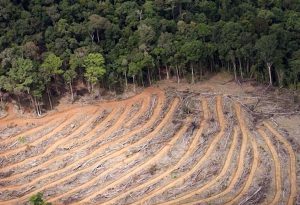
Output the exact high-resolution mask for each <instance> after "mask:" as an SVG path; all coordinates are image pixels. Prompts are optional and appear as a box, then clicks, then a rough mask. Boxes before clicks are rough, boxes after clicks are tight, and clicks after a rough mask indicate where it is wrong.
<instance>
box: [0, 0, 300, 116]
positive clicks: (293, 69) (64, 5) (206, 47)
mask: <svg viewBox="0 0 300 205" xmlns="http://www.w3.org/2000/svg"><path fill="white" fill-rule="evenodd" d="M0 62H1V65H0V98H1V101H3V100H4V99H5V97H7V96H11V97H13V98H15V99H17V100H18V102H24V101H27V102H30V103H31V105H32V107H34V108H35V110H36V113H37V114H41V110H42V105H43V106H44V107H45V106H46V107H49V108H52V99H53V97H55V96H60V95H62V94H63V93H64V92H70V93H71V96H72V99H73V98H74V93H76V90H75V89H76V86H74V85H76V83H78V82H83V83H84V85H86V88H87V90H88V91H89V92H91V93H92V92H94V90H95V89H98V88H99V86H100V87H102V88H105V89H110V90H115V89H125V88H126V87H127V86H128V83H133V84H134V85H136V84H137V85H149V84H151V83H153V82H154V81H157V80H160V79H169V78H171V77H174V78H176V79H177V80H178V81H180V79H182V78H184V79H186V80H188V82H190V83H194V82H196V81H199V80H201V79H203V76H205V75H206V74H207V73H211V72H219V71H222V70H228V71H229V72H232V73H233V74H234V77H235V80H242V79H245V78H247V79H248V78H250V79H255V80H257V81H259V82H262V83H266V84H270V85H275V86H280V87H282V86H286V87H291V88H293V89H297V87H298V88H299V81H300V80H299V79H300V1H299V0H214V1H209V0H138V1H126V0H104V1H99V0H0Z"/></svg>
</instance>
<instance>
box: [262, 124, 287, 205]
mask: <svg viewBox="0 0 300 205" xmlns="http://www.w3.org/2000/svg"><path fill="white" fill-rule="evenodd" d="M258 132H259V134H260V135H261V136H262V138H263V139H264V141H265V142H266V144H267V146H268V148H269V150H270V152H271V153H272V158H273V161H274V164H275V176H274V178H275V184H276V188H275V189H276V193H275V195H274V198H273V200H272V201H271V202H267V203H266V204H268V205H275V204H278V203H279V200H280V196H281V191H282V190H281V166H280V160H279V157H278V154H277V151H276V149H275V148H274V145H273V144H272V142H271V140H270V139H269V138H268V136H267V134H266V133H265V132H264V131H263V130H261V129H259V130H258Z"/></svg>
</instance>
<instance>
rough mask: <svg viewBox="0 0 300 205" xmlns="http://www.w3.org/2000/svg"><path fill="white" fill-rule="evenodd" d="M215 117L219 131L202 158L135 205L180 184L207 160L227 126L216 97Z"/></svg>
mask: <svg viewBox="0 0 300 205" xmlns="http://www.w3.org/2000/svg"><path fill="white" fill-rule="evenodd" d="M217 115H218V119H219V123H220V127H221V131H220V132H219V133H218V134H217V136H216V137H215V139H214V140H213V142H212V143H211V144H210V146H209V147H208V149H207V150H206V152H205V154H204V156H203V157H202V158H201V159H200V160H199V161H198V162H197V163H196V164H195V165H194V167H192V168H191V169H190V170H189V171H188V172H186V173H184V174H183V175H181V176H180V177H178V178H176V179H175V180H173V181H172V182H171V183H169V184H167V185H166V186H164V187H161V188H159V189H158V190H155V191H154V192H150V193H149V194H147V195H146V196H145V197H144V198H143V199H142V200H139V201H137V203H139V204H146V201H147V200H148V199H150V198H152V197H153V196H155V195H158V194H160V193H163V192H164V191H166V190H168V189H170V188H171V187H173V186H174V185H175V184H178V183H182V182H183V181H184V180H185V179H186V178H188V177H189V176H190V175H191V174H192V173H194V172H195V171H196V170H198V168H199V167H200V166H201V165H202V163H203V162H204V161H205V160H206V159H207V158H209V156H210V155H211V153H212V152H213V151H214V148H215V147H216V145H217V144H218V142H219V140H220V139H221V137H222V136H223V135H224V134H225V128H226V125H227V123H226V122H225V117H224V114H223V108H222V98H221V96H218V97H217Z"/></svg>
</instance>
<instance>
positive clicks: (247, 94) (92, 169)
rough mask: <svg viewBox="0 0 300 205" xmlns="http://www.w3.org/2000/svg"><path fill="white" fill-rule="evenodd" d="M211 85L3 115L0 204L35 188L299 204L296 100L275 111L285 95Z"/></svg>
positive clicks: (121, 200)
mask: <svg viewBox="0 0 300 205" xmlns="http://www.w3.org/2000/svg"><path fill="white" fill-rule="evenodd" d="M214 80H215V81H217V80H218V79H217V78H216V79H214ZM216 84H218V86H219V87H217V86H216ZM211 86H212V83H211V84H201V85H200V86H198V87H197V86H194V87H193V86H186V87H185V86H178V85H177V86H176V84H172V83H169V82H162V83H160V84H159V85H158V86H157V87H150V88H146V89H145V90H144V91H143V92H141V93H140V94H137V95H135V96H133V97H130V98H128V99H124V100H118V101H103V102H98V103H94V104H92V105H79V104H74V105H70V106H68V108H66V107H64V108H63V109H59V110H58V111H57V112H52V113H51V114H48V115H46V116H44V117H42V118H34V117H20V116H18V115H14V114H12V113H9V114H8V115H7V116H6V117H4V118H2V119H0V205H2V204H5V205H7V204H24V203H25V204H26V203H28V202H27V201H28V199H29V198H30V196H32V195H33V194H36V193H38V192H41V193H43V195H44V198H45V199H46V200H47V201H48V202H51V203H52V204H55V205H56V204H105V205H116V204H117V205H125V204H147V205H154V204H164V205H167V204H176V205H183V204H186V205H188V204H189V205H196V204H203V205H204V204H205V205H208V204H210V205H212V204H214V205H215V204H219V205H224V204H228V205H229V204H239V205H249V204H268V205H269V204H274V205H277V204H287V205H294V204H300V194H299V193H300V191H299V190H300V189H299V184H300V174H299V173H300V172H299V171H300V167H299V164H300V163H299V159H300V157H299V156H300V144H299V141H300V139H299V138H300V133H299V132H300V120H299V112H298V111H297V107H290V110H286V109H284V112H283V111H282V110H279V107H280V106H281V105H280V103H281V102H284V100H286V99H282V100H283V101H280V99H279V98H277V101H276V106H277V107H276V106H274V104H270V99H269V98H268V96H267V95H256V94H254V92H253V90H251V89H252V87H247V88H245V87H239V86H237V85H234V84H233V83H230V82H224V84H223V83H220V82H217V83H216V82H215V84H213V86H214V89H212V88H211ZM225 86H227V89H226V90H224V89H225ZM231 86H235V87H238V88H237V89H233V88H232V87H231ZM241 90H242V91H241ZM240 91H241V92H240ZM272 102H273V103H274V101H272ZM283 104H285V103H283ZM282 106H284V105H282ZM282 106H281V108H282ZM296 106H297V105H296Z"/></svg>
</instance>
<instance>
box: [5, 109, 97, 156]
mask: <svg viewBox="0 0 300 205" xmlns="http://www.w3.org/2000/svg"><path fill="white" fill-rule="evenodd" d="M91 110H92V109H88V110H87V111H86V112H88V113H89V112H91ZM78 115H79V113H76V114H74V115H71V117H70V114H66V115H65V119H64V120H63V121H62V123H61V124H60V125H59V126H58V127H56V128H55V129H53V130H52V131H51V132H49V133H47V134H46V135H44V136H42V137H40V138H38V139H36V140H35V141H32V142H30V143H28V144H27V145H29V146H36V145H38V144H39V143H41V142H42V141H44V140H46V139H48V138H50V137H51V136H52V135H53V134H54V133H56V132H59V131H60V130H61V129H63V128H64V127H65V126H66V125H68V124H70V122H72V121H73V120H74V119H76V117H78ZM75 130H77V128H76V129H74V131H75ZM25 149H26V145H23V146H21V147H17V148H16V149H12V150H7V151H5V153H0V157H2V156H6V157H10V156H7V155H13V154H16V153H19V152H22V151H24V150H25Z"/></svg>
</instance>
